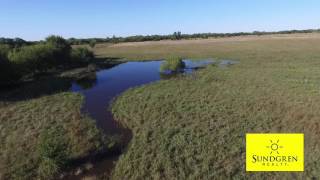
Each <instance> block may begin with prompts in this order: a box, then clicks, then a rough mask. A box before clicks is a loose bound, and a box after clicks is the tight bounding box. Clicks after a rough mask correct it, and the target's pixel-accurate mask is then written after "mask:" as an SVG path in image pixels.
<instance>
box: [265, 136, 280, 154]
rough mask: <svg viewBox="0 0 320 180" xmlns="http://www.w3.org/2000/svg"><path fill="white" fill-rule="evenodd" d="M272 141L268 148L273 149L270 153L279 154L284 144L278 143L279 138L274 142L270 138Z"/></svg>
mask: <svg viewBox="0 0 320 180" xmlns="http://www.w3.org/2000/svg"><path fill="white" fill-rule="evenodd" d="M270 142H271V145H270V146H267V148H270V149H271V152H270V154H272V153H277V154H279V151H278V150H279V149H281V148H283V146H280V145H279V144H278V143H279V139H278V140H277V142H273V141H272V140H270Z"/></svg>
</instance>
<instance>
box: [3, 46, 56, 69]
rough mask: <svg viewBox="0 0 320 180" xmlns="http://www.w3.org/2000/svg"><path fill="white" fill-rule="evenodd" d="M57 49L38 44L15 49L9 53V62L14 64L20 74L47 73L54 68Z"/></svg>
mask: <svg viewBox="0 0 320 180" xmlns="http://www.w3.org/2000/svg"><path fill="white" fill-rule="evenodd" d="M55 51H56V49H55V48H53V47H52V46H51V45H47V44H37V45H32V46H24V47H22V48H20V49H14V50H13V51H11V52H10V53H9V56H8V57H9V60H10V61H11V62H12V63H14V65H15V66H16V70H17V71H18V72H19V73H20V74H26V73H33V72H36V71H40V72H41V71H45V70H47V69H49V68H50V67H53V66H54V64H56V63H55V57H54V54H55V53H56V52H55Z"/></svg>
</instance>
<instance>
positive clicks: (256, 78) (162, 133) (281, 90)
mask: <svg viewBox="0 0 320 180" xmlns="http://www.w3.org/2000/svg"><path fill="white" fill-rule="evenodd" d="M104 50H105V51H102V49H100V50H99V51H100V53H101V54H102V53H104V55H105V56H112V57H125V58H128V59H136V58H139V57H141V58H142V59H149V58H165V57H168V56H169V55H170V56H181V57H190V58H207V57H218V58H226V59H233V60H238V61H239V62H240V63H239V64H237V65H233V66H231V67H230V68H223V69H221V68H218V67H215V66H209V67H207V68H206V69H204V70H201V71H198V72H197V73H196V75H195V76H190V77H179V78H177V79H170V80H164V81H160V82H156V83H152V84H149V85H146V86H142V87H138V88H134V89H130V90H129V91H127V92H125V93H124V94H122V95H121V96H120V97H119V98H117V100H116V101H115V103H114V105H113V113H114V116H115V118H116V119H117V120H119V121H120V122H122V123H123V124H124V125H126V126H127V127H129V128H130V129H132V131H133V139H132V140H131V143H130V144H129V146H128V150H127V152H126V153H125V154H123V155H122V156H121V157H120V159H119V161H118V162H117V164H116V168H115V170H114V172H113V178H114V179H225V178H233V179H247V178H251V179H261V178H263V179H305V178H320V148H319V147H320V141H319V139H320V122H319V117H320V111H319V109H320V103H319V102H320V96H319V93H320V91H319V89H320V39H317V38H315V39H311V38H305V39H304V38H301V39H295V38H292V39H290V38H289V39H288V38H287V39H264V40H259V39H258V40H251V41H234V42H229V41H226V42H214V43H205V41H204V43H203V44H197V46H195V45H194V44H192V43H190V44H180V45H179V44H168V45H159V44H151V45H144V46H119V47H117V46H114V47H107V48H105V49H104ZM250 132H257V133H268V132H276V133H290V132H292V133H304V134H305V171H304V172H303V173H294V172H292V173H289V172H281V173H277V172H273V173H246V172H245V134H246V133H250Z"/></svg>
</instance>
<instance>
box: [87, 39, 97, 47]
mask: <svg viewBox="0 0 320 180" xmlns="http://www.w3.org/2000/svg"><path fill="white" fill-rule="evenodd" d="M96 43H97V41H96V40H94V39H92V40H91V41H90V42H89V46H90V47H91V48H94V47H95V45H96Z"/></svg>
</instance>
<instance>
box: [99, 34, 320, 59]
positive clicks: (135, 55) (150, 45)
mask: <svg viewBox="0 0 320 180" xmlns="http://www.w3.org/2000/svg"><path fill="white" fill-rule="evenodd" d="M319 41H320V33H309V34H291V35H263V36H240V37H230V38H210V39H195V40H180V41H172V40H164V41H147V42H132V43H131V42H130V43H119V44H114V45H112V44H110V43H106V44H97V45H96V47H95V48H94V52H95V54H96V55H97V56H98V57H120V58H126V59H134V60H141V59H159V58H165V57H170V56H182V57H189V58H192V57H193V58H206V57H228V56H231V55H234V54H239V53H241V54H243V53H256V51H257V50H260V51H268V50H269V49H270V48H271V49H270V50H272V49H273V47H277V48H280V49H288V48H289V49H290V48H299V47H301V46H304V44H306V46H312V45H313V44H316V43H318V42H319ZM300 43H302V44H300ZM289 49H288V50H289ZM250 50H251V51H250ZM273 50H274V51H275V49H273ZM242 56H243V55H242Z"/></svg>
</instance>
